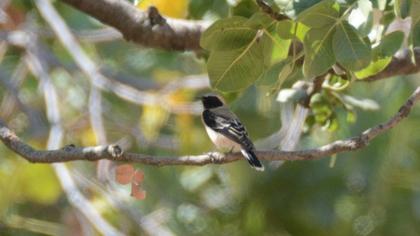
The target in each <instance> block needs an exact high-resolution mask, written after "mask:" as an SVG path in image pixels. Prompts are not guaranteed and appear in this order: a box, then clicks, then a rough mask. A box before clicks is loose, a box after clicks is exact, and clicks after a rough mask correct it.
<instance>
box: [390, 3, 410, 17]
mask: <svg viewBox="0 0 420 236" xmlns="http://www.w3.org/2000/svg"><path fill="white" fill-rule="evenodd" d="M410 7H411V0H395V3H394V12H395V15H397V16H399V17H401V18H403V19H404V18H406V17H407V16H409V15H410Z"/></svg>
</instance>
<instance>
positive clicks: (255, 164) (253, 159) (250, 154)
mask: <svg viewBox="0 0 420 236" xmlns="http://www.w3.org/2000/svg"><path fill="white" fill-rule="evenodd" d="M241 153H242V155H244V157H245V158H246V160H247V161H248V163H249V164H250V165H251V166H252V168H254V169H256V170H258V171H264V166H263V165H262V164H261V162H260V160H258V158H257V155H255V152H254V151H253V150H246V149H241Z"/></svg>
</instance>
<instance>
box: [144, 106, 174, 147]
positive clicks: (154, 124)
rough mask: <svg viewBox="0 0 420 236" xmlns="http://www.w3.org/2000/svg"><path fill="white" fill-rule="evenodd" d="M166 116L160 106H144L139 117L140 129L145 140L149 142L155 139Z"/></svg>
mask: <svg viewBox="0 0 420 236" xmlns="http://www.w3.org/2000/svg"><path fill="white" fill-rule="evenodd" d="M168 116H169V114H168V112H167V111H166V110H165V109H163V108H161V107H160V106H144V107H143V113H142V114H141V117H140V128H141V129H142V131H143V133H144V136H145V138H146V139H148V140H149V141H152V140H154V139H156V138H157V136H158V135H159V131H160V129H161V128H162V126H163V125H164V124H165V123H166V121H167V120H168Z"/></svg>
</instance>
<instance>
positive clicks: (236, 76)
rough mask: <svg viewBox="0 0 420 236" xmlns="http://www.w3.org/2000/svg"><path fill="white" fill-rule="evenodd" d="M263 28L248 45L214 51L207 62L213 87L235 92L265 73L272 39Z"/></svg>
mask: <svg viewBox="0 0 420 236" xmlns="http://www.w3.org/2000/svg"><path fill="white" fill-rule="evenodd" d="M261 32H263V31H262V30H260V31H258V32H257V33H256V34H255V35H254V38H253V39H252V40H251V42H249V44H248V45H246V46H244V47H242V48H240V49H235V50H229V51H213V52H212V53H211V54H210V57H209V60H208V62H207V68H208V73H209V77H210V83H211V85H212V87H213V88H216V89H218V90H221V91H224V92H233V91H238V90H241V89H244V88H246V87H248V86H250V85H251V84H252V83H253V82H254V81H255V80H257V79H258V78H259V77H260V76H261V74H262V73H264V71H265V68H266V66H267V61H269V60H270V56H271V55H270V54H269V53H267V51H268V49H269V48H270V46H271V41H270V39H269V38H268V36H267V35H266V34H264V33H261Z"/></svg>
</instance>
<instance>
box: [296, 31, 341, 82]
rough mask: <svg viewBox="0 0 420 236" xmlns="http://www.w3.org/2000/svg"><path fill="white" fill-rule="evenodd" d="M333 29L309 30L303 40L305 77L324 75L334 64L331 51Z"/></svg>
mask: <svg viewBox="0 0 420 236" xmlns="http://www.w3.org/2000/svg"><path fill="white" fill-rule="evenodd" d="M333 33H334V27H329V28H322V29H311V30H309V31H308V32H307V33H306V36H305V38H304V40H303V46H304V50H305V61H304V63H303V73H304V75H305V77H314V76H317V75H320V74H323V73H325V72H326V71H327V70H328V69H329V68H330V67H331V66H332V65H334V63H335V57H334V53H333V49H332V38H333Z"/></svg>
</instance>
